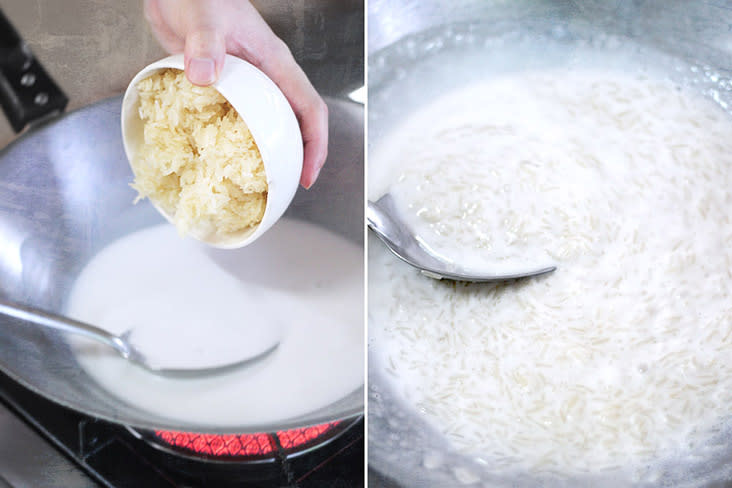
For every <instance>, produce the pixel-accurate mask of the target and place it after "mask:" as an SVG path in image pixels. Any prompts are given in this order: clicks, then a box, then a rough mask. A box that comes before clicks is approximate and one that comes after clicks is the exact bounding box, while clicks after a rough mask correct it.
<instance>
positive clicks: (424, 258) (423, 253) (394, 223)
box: [366, 193, 557, 282]
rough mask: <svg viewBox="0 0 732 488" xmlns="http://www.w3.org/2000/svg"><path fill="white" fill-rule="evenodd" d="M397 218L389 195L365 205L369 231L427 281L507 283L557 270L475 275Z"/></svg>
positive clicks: (546, 267)
mask: <svg viewBox="0 0 732 488" xmlns="http://www.w3.org/2000/svg"><path fill="white" fill-rule="evenodd" d="M398 215H399V214H398V212H397V210H396V208H395V206H394V199H393V197H392V196H391V195H390V194H389V193H387V194H385V195H384V196H382V197H381V198H379V199H378V200H377V201H375V202H372V201H369V202H368V208H367V209H366V220H367V221H368V225H369V228H370V229H371V230H372V231H374V233H375V234H376V235H377V236H378V237H379V239H381V241H382V242H383V243H384V244H386V247H388V248H389V250H390V251H391V252H393V253H394V254H395V255H396V256H397V257H398V258H399V259H401V260H402V261H404V262H405V263H407V264H409V265H411V266H414V267H415V268H417V269H419V271H420V272H421V273H422V274H423V275H425V276H428V277H430V278H434V279H437V280H441V279H448V280H454V281H470V282H494V281H510V280H517V279H520V278H529V277H532V276H539V275H543V274H546V273H551V272H552V271H554V270H555V269H557V268H556V266H545V267H542V268H536V269H532V270H528V271H521V272H516V273H497V274H483V273H476V272H475V271H472V270H469V269H466V268H463V267H461V266H458V265H455V264H453V263H448V262H446V261H445V260H443V259H442V258H440V257H439V256H437V255H436V254H435V253H433V252H431V251H430V250H429V248H428V246H426V245H425V244H424V243H423V242H421V240H420V239H419V238H417V237H415V236H414V234H412V232H411V231H410V230H409V228H408V227H407V226H406V224H405V223H404V222H403V221H402V220H400V219H399V216H398Z"/></svg>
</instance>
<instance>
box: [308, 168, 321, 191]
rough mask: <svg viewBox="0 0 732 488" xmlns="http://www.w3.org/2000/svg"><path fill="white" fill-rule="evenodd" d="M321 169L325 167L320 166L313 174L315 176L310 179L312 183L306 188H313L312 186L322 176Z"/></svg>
mask: <svg viewBox="0 0 732 488" xmlns="http://www.w3.org/2000/svg"><path fill="white" fill-rule="evenodd" d="M321 169H323V167H322V166H321V167H320V168H318V170H317V171H316V172H315V174H314V175H313V178H312V179H311V180H310V184H309V185H308V186H307V187H306V190H309V189H310V188H312V186H313V185H314V184H315V182H316V181H317V180H318V176H320V170H321Z"/></svg>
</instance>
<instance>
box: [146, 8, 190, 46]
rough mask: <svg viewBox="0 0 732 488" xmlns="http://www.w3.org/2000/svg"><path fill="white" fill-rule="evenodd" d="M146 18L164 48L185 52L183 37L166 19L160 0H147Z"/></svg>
mask: <svg viewBox="0 0 732 488" xmlns="http://www.w3.org/2000/svg"><path fill="white" fill-rule="evenodd" d="M144 11H145V18H146V19H147V21H148V23H149V24H150V28H151V30H152V32H153V34H154V35H155V38H156V39H157V40H158V42H159V43H160V45H162V46H163V49H165V50H166V51H168V52H169V53H179V52H183V45H184V44H183V38H182V37H180V36H179V35H177V34H176V33H175V32H173V30H172V29H171V28H170V26H169V25H168V23H167V22H166V21H165V20H164V19H165V16H164V15H163V12H162V9H161V5H160V0H145V6H144Z"/></svg>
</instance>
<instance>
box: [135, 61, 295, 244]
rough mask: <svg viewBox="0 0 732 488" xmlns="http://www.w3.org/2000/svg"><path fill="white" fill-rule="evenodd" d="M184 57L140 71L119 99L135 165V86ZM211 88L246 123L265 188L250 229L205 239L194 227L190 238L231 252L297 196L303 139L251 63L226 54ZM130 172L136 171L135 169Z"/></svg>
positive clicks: (139, 129)
mask: <svg viewBox="0 0 732 488" xmlns="http://www.w3.org/2000/svg"><path fill="white" fill-rule="evenodd" d="M183 66H184V65H183V55H182V54H179V55H175V56H170V57H167V58H165V59H161V60H160V61H157V62H155V63H153V64H151V65H149V66H147V67H146V68H144V69H143V70H142V71H140V72H139V73H138V74H137V75H136V76H135V77H134V78H133V79H132V81H131V82H130V85H129V86H128V87H127V91H126V92H125V96H124V99H123V101H122V140H123V142H124V147H125V153H126V154H127V159H128V161H133V160H134V158H135V157H136V155H137V152H138V151H139V150H140V147H141V146H142V142H143V125H142V120H140V116H139V103H140V101H139V96H138V93H137V89H136V86H137V83H138V82H139V81H140V80H142V79H144V78H147V77H148V76H150V75H152V74H153V73H155V72H156V71H159V70H162V69H165V68H177V69H180V70H182V69H183ZM214 87H215V88H216V89H217V90H218V91H219V92H220V93H221V94H222V95H223V96H224V98H226V99H227V100H228V101H229V103H231V105H232V107H234V109H235V110H236V111H237V112H238V113H239V115H240V116H241V117H242V119H244V122H246V124H247V126H248V127H249V130H250V131H251V133H252V137H253V138H254V141H255V142H256V143H257V147H258V148H259V152H260V154H261V156H262V160H263V161H264V170H265V172H266V176H267V184H268V186H269V188H268V193H267V204H266V207H265V210H264V216H263V217H262V221H261V222H260V223H259V225H257V226H256V227H254V228H249V229H245V230H243V231H240V232H237V233H231V234H227V235H205V234H204V233H203V232H200V231H198V232H197V231H196V229H193V230H192V231H191V232H189V235H191V236H192V237H194V238H196V239H198V240H200V241H203V242H206V243H207V244H210V245H212V246H215V247H220V248H224V249H233V248H237V247H243V246H246V245H247V244H250V243H252V242H253V241H254V240H256V239H257V238H258V237H259V236H261V235H262V234H263V233H264V232H266V231H267V229H269V228H270V227H271V226H272V224H274V223H275V222H276V221H277V220H278V219H279V218H280V217H281V216H282V214H283V213H284V211H285V210H286V209H287V207H288V206H289V205H290V202H291V201H292V198H293V197H294V196H295V192H296V191H297V186H298V183H299V181H300V173H301V172H302V158H303V147H302V135H301V134H300V127H299V125H298V123H297V118H296V117H295V114H294V112H293V111H292V108H291V107H290V104H289V103H288V102H287V99H286V98H285V96H284V95H283V94H282V92H281V91H280V89H279V88H278V87H277V85H275V84H274V82H273V81H272V80H270V79H269V78H268V77H267V76H266V75H265V74H264V73H262V72H261V71H259V70H258V69H257V68H255V67H254V66H252V65H251V64H249V63H247V62H246V61H243V60H241V59H239V58H236V57H234V56H229V55H227V56H226V62H225V63H224V69H223V71H222V72H221V76H220V77H219V80H218V81H217V82H216V84H214ZM133 170H134V168H133ZM152 203H153V205H155V208H157V209H158V211H159V212H160V213H161V214H162V215H163V216H164V217H165V218H166V219H168V221H170V222H172V216H171V215H169V214H168V213H167V212H166V211H165V210H163V209H162V208H161V207H160V206H159V205H157V204H156V202H154V201H153V202H152Z"/></svg>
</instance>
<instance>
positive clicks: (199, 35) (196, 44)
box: [184, 27, 226, 86]
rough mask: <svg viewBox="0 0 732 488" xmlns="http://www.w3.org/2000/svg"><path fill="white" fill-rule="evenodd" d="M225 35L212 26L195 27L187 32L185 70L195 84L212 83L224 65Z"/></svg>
mask: <svg viewBox="0 0 732 488" xmlns="http://www.w3.org/2000/svg"><path fill="white" fill-rule="evenodd" d="M225 55H226V44H225V41H224V36H223V35H222V34H221V33H219V32H217V31H216V30H215V29H212V28H201V27H199V28H195V27H194V28H193V29H191V30H190V31H189V32H188V34H186V45H185V50H184V57H185V72H186V76H187V77H188V80H189V81H190V82H191V83H193V84H194V85H202V86H206V85H210V84H212V83H215V82H216V80H217V79H218V78H219V73H221V69H222V68H223V67H224V57H225Z"/></svg>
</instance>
